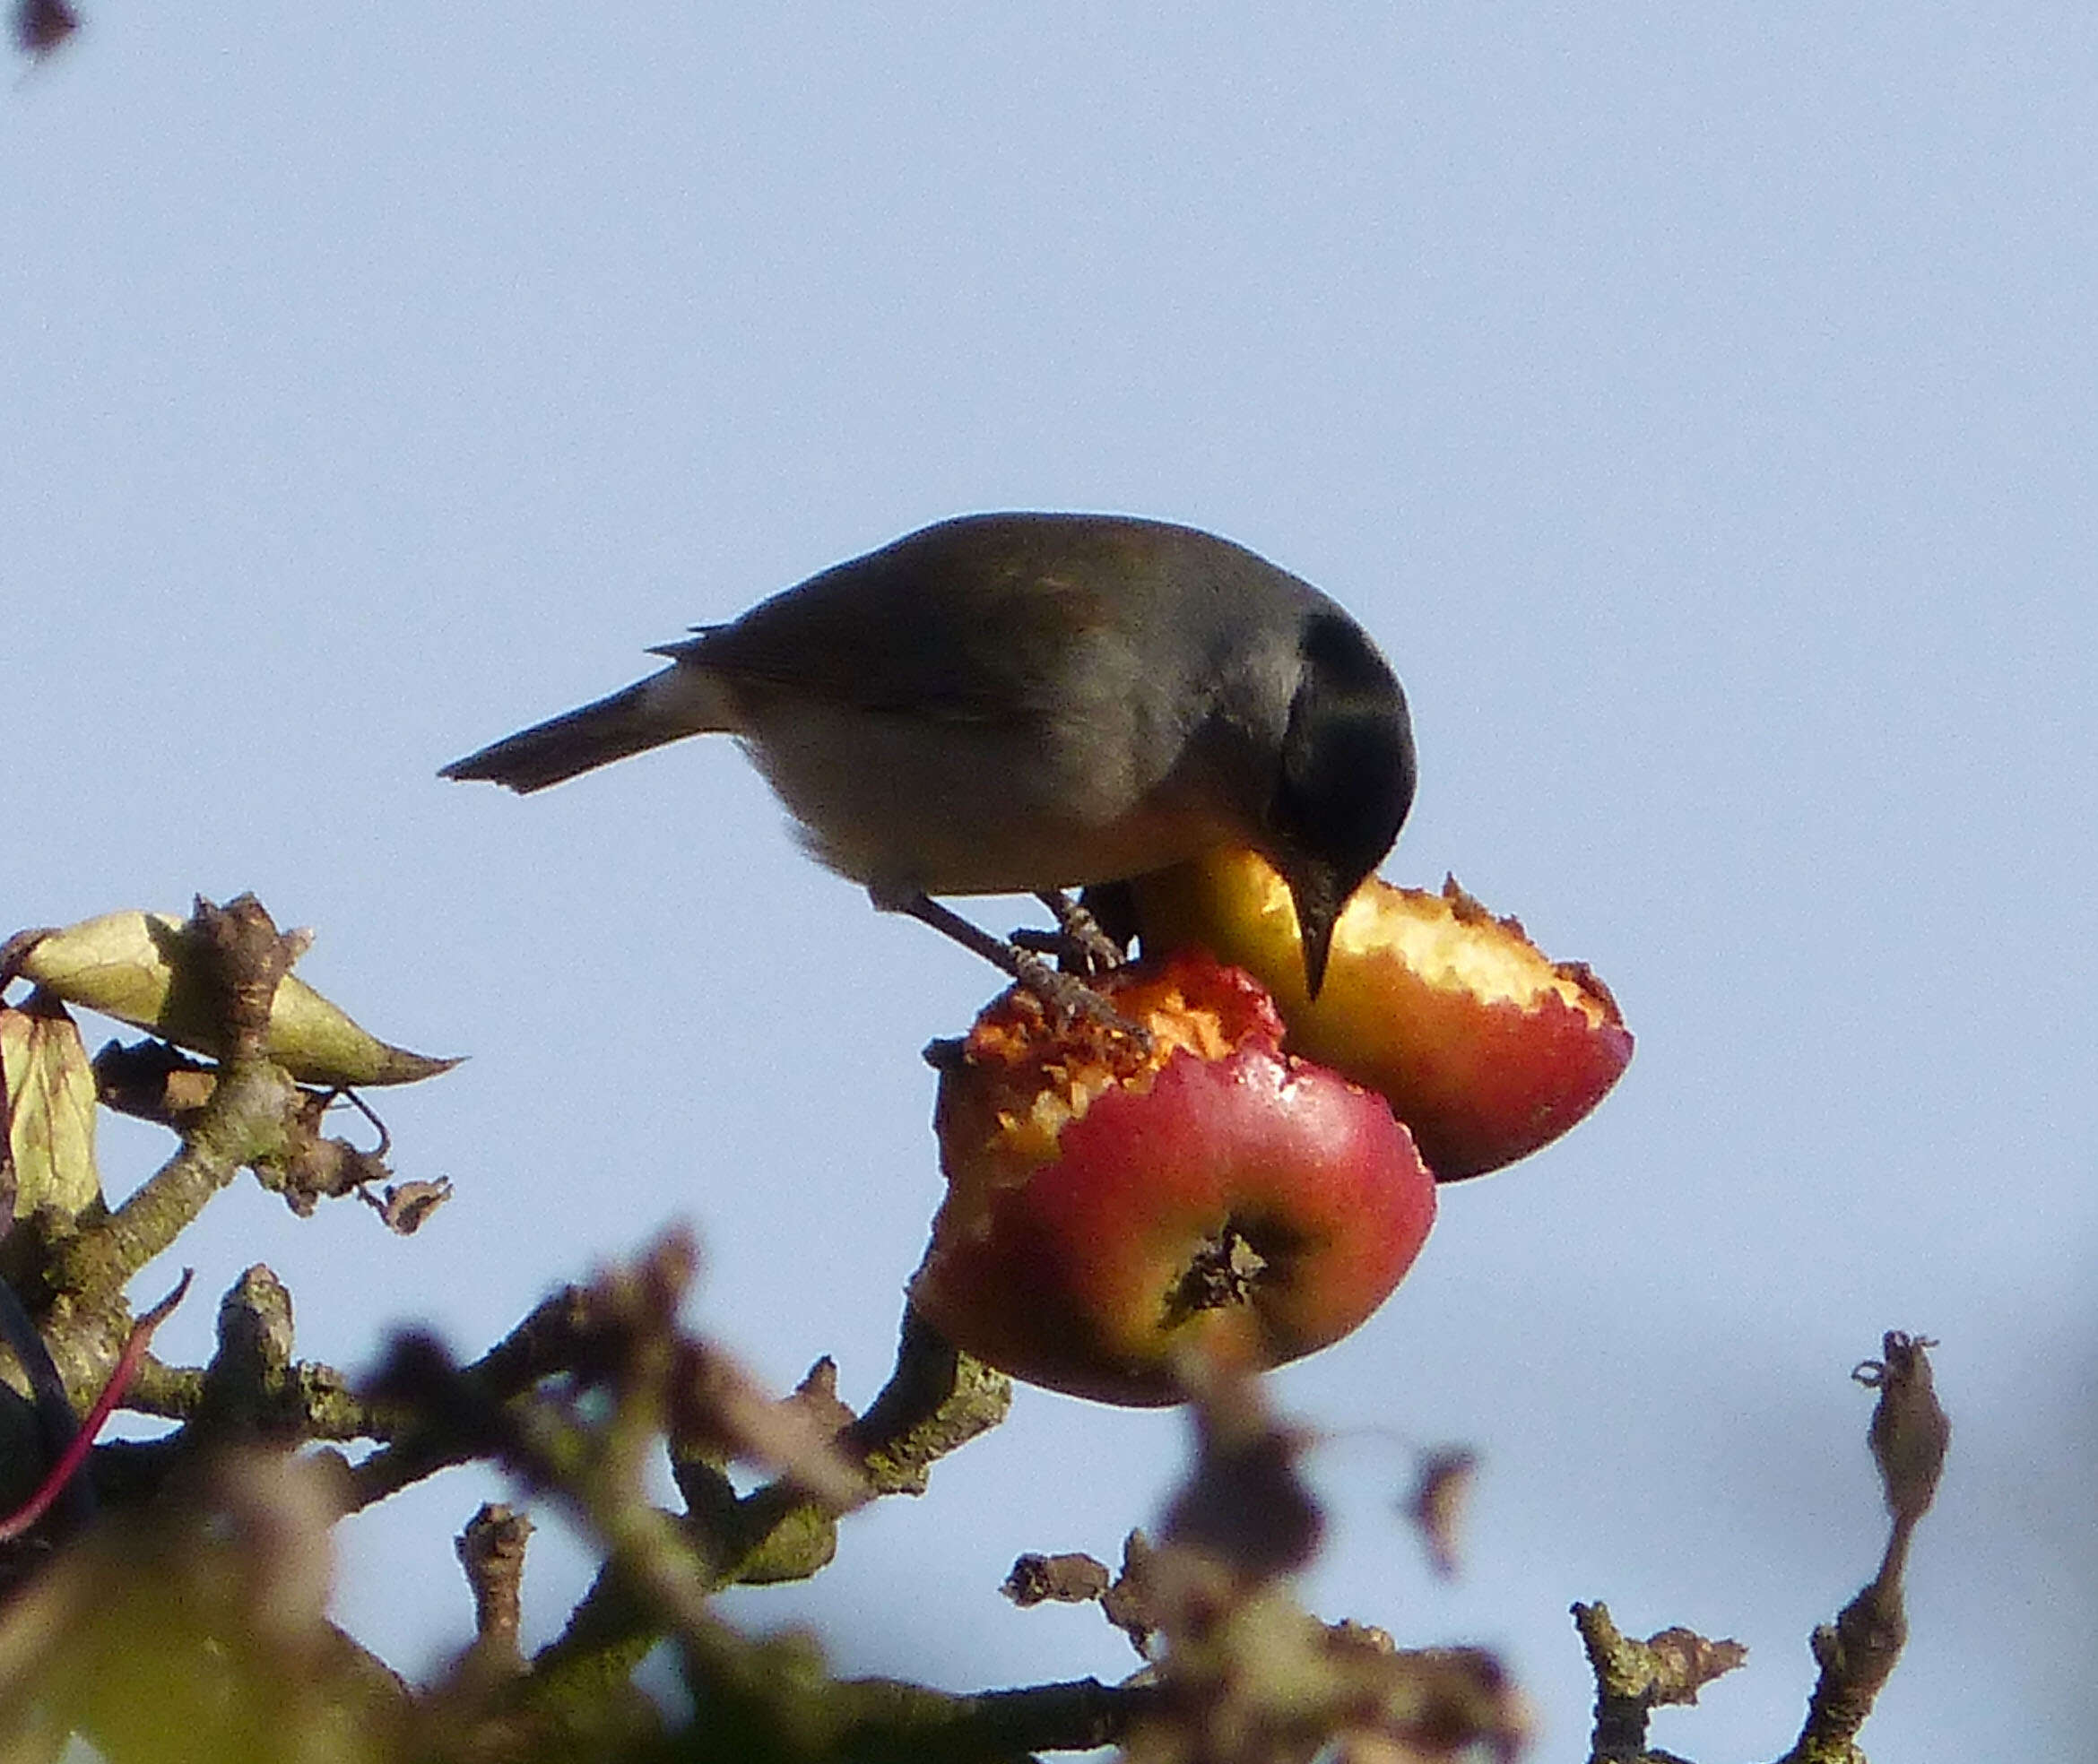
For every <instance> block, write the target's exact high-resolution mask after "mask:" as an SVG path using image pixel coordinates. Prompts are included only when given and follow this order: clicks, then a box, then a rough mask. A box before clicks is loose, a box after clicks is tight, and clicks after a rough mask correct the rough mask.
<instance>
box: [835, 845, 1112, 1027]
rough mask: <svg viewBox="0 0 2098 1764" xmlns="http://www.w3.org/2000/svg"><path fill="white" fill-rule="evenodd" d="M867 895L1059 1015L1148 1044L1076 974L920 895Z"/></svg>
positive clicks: (872, 891) (881, 890)
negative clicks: (1007, 978) (965, 952)
mask: <svg viewBox="0 0 2098 1764" xmlns="http://www.w3.org/2000/svg"><path fill="white" fill-rule="evenodd" d="M867 895H868V898H869V899H871V901H872V902H873V903H874V904H875V906H876V907H878V908H879V909H880V911H882V912H901V913H906V914H907V915H908V916H909V917H911V918H913V919H915V920H916V921H918V922H919V923H920V924H921V925H930V926H931V927H932V929H933V930H936V931H938V932H939V933H940V934H941V936H942V937H947V938H952V939H953V940H954V941H955V942H957V943H958V944H960V945H961V947H963V948H964V949H967V950H968V951H970V952H971V953H972V954H974V955H977V956H982V957H983V958H984V960H985V961H986V962H988V963H990V964H991V965H992V966H993V967H994V968H996V969H998V970H999V971H1000V972H1001V973H1008V974H1010V975H1011V976H1012V977H1013V978H1014V979H1015V980H1017V981H1019V983H1020V984H1021V985H1022V986H1024V987H1026V988H1027V990H1028V991H1030V992H1032V993H1033V994H1034V995H1035V996H1036V998H1037V999H1041V1001H1042V1002H1043V1003H1044V1004H1045V1005H1047V1006H1048V1007H1049V1008H1050V1009H1051V1010H1052V1011H1054V1012H1056V1013H1058V1014H1059V1015H1061V1016H1089V1017H1091V1018H1092V1019H1093V1021H1094V1022H1096V1023H1097V1024H1100V1025H1103V1026H1104V1027H1105V1028H1109V1029H1114V1030H1119V1031H1120V1032H1121V1033H1123V1034H1127V1035H1133V1036H1135V1037H1136V1038H1137V1039H1138V1040H1140V1041H1142V1042H1149V1039H1150V1037H1149V1033H1148V1032H1147V1031H1146V1030H1145V1029H1144V1028H1143V1026H1142V1025H1140V1024H1135V1023H1131V1021H1130V1020H1129V1019H1128V1018H1127V1017H1126V1016H1123V1014H1122V1013H1121V1012H1120V1011H1118V1010H1116V1009H1115V1008H1114V1006H1113V1005H1111V1004H1109V1003H1108V1002H1107V1000H1106V999H1104V998H1102V997H1101V996H1100V994H1099V993H1097V992H1096V991H1094V990H1093V989H1092V988H1091V987H1089V986H1088V985H1087V984H1086V983H1085V981H1083V980H1081V979H1079V976H1078V975H1076V974H1071V973H1059V972H1058V971H1057V970H1056V969H1054V968H1053V967H1051V966H1050V965H1049V964H1048V963H1046V962H1045V961H1044V960H1043V959H1042V958H1041V956H1037V955H1036V954H1035V953H1034V951H1032V950H1029V949H1022V948H1021V947H1019V945H1017V944H1014V943H1009V942H1007V941H1006V939H1005V938H996V937H993V936H992V935H991V933H990V932H988V931H986V930H983V929H982V928H981V927H980V926H976V925H972V924H971V923H970V922H969V921H967V919H965V918H963V917H962V916H961V914H960V913H958V912H955V911H954V909H953V908H952V907H949V906H943V905H941V904H940V903H939V902H938V901H936V900H934V899H933V898H932V896H931V895H927V894H925V893H924V892H923V891H922V890H919V889H902V888H895V889H892V888H885V887H883V886H880V884H879V883H877V884H876V885H874V886H871V887H870V888H869V889H868V890H867Z"/></svg>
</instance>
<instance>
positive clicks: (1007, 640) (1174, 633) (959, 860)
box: [440, 512, 1416, 997]
mask: <svg viewBox="0 0 2098 1764" xmlns="http://www.w3.org/2000/svg"><path fill="white" fill-rule="evenodd" d="M649 653H651V654H655V655H660V656H663V658H665V659H666V661H667V662H668V663H669V665H668V666H667V667H664V668H663V669H662V670H659V671H658V672H656V673H654V674H652V675H650V676H649V677H648V678H647V679H643V680H641V681H639V682H637V684H635V685H633V686H629V687H626V688H624V689H623V690H621V691H619V692H615V693H612V694H611V696H608V697H604V698H601V699H598V700H597V701H596V702H594V703H593V704H589V705H583V706H582V707H581V708H580V709H577V710H573V711H569V712H568V713H566V714H564V715H561V716H557V717H553V718H551V719H550V720H549V721H547V722H541V723H537V724H534V725H533V727H531V728H529V729H526V730H523V731H520V732H518V733H517V734H515V735H511V736H507V737H506V738H505V739H502V740H499V741H496V742H494V743H492V744H491V745H490V746H488V747H485V748H481V749H480V750H479V751H478V752H476V753H472V754H469V755H468V756H467V757H465V758H464V759H460V760H456V761H455V762H454V763H453V764H451V765H447V766H446V767H444V769H443V771H442V773H441V774H440V775H441V776H444V777H446V778H451V779H456V780H471V779H484V780H488V781H490V782H493V783H498V784H503V785H506V786H507V787H508V788H509V789H511V790H513V791H518V792H519V793H521V794H527V793H530V792H532V791H540V790H544V789H546V788H547V787H548V786H550V785H552V784H557V783H562V782H563V781H565V780H567V779H569V778H573V777H576V776H578V775H579V774H583V773H585V772H590V771H594V770H595V769H596V768H597V767H599V766H602V765H610V764H611V762H612V761H613V760H616V759H621V758H624V757H627V756H629V755H630V754H637V753H640V752H643V751H644V750H646V749H648V748H656V747H661V746H663V745H664V744H665V743H667V742H671V741H676V740H680V739H683V738H684V737H686V736H688V735H698V734H705V733H710V732H711V733H725V734H728V735H731V736H733V737H734V738H735V739H737V740H738V741H739V742H740V743H741V746H742V747H743V748H744V749H745V751H746V752H747V753H748V754H749V756H750V758H751V759H752V760H753V761H754V762H755V763H756V765H757V766H758V768H759V771H760V772H761V773H762V774H763V775H764V776H765V778H766V780H767V782H768V783H770V784H771V786H772V788H773V790H774V791H775V792H776V794H777V796H778V797H779V798H780V800H781V801H782V802H783V803H784V804H785V807H786V809H787V811H788V812H789V814H790V815H791V816H792V817H793V820H794V821H795V822H796V823H797V824H798V827H799V831H800V834H801V836H802V841H803V843H805V844H806V846H807V848H808V850H809V851H810V852H811V855H812V856H814V857H815V858H816V859H817V860H819V861H820V862H822V863H824V864H826V865H828V867H829V868H830V869H834V870H836V871H837V872H838V873H840V874H841V875H843V876H845V877H847V878H851V879H853V880H854V881H856V882H859V883H861V884H862V885H863V886H865V887H866V889H867V891H868V894H869V895H870V897H871V900H872V901H873V903H874V904H875V905H876V906H877V907H880V908H882V909H883V910H886V911H891V912H907V913H910V914H912V915H913V916H915V917H918V918H920V919H923V920H924V921H926V922H928V923H931V924H933V925H935V926H936V927H937V928H938V929H940V930H943V931H946V932H948V933H949V935H952V936H958V937H959V938H961V940H962V941H964V942H965V943H968V944H969V947H972V948H976V949H978V950H979V951H980V953H984V954H986V955H989V956H991V958H992V959H993V960H995V961H999V962H1000V964H1001V965H1002V966H1006V967H1007V968H1008V970H1009V972H1016V973H1017V972H1019V969H1016V968H1013V967H1012V965H1011V962H1012V957H1013V955H1014V952H1013V951H1012V947H1011V946H1010V945H1007V944H1004V943H1002V942H1001V940H999V939H996V938H990V937H989V936H988V934H987V933H984V932H983V931H981V930H977V928H975V926H974V925H972V924H970V923H969V921H967V920H964V919H962V918H961V917H960V915H958V914H957V913H955V912H952V911H951V910H950V909H949V908H946V907H945V906H944V905H942V904H941V903H940V902H939V901H938V900H937V899H936V898H935V897H936V896H941V895H993V894H1022V893H1032V894H1036V895H1040V896H1041V897H1042V898H1043V899H1045V900H1046V901H1049V902H1050V903H1051V904H1056V902H1057V901H1058V900H1060V899H1061V898H1062V890H1064V889H1067V888H1074V887H1076V888H1083V887H1099V886H1106V885H1114V884H1119V883H1122V882H1126V881H1128V880H1130V879H1131V878H1136V877H1139V876H1142V875H1146V874H1148V873H1149V872H1151V871H1154V870H1159V869H1166V868H1168V867H1170V866H1172V865H1174V864H1177V863H1181V862H1183V861H1186V860H1191V859H1194V858H1198V857H1201V856H1202V855H1204V854H1205V853H1207V852H1211V851H1214V850H1217V849H1219V848H1223V847H1251V848H1253V849H1254V850H1256V851H1258V852H1261V855H1262V856H1264V857H1265V858H1266V859H1267V860H1269V861H1270V863H1271V864H1272V865H1273V866H1274V868H1275V869H1276V870H1277V871H1278V872H1279V875H1280V876H1281V878H1282V879H1283V881H1284V883H1285V884H1286V885H1287V888H1288V891H1289V895H1290V897H1291V899H1292V900H1293V902H1294V903H1295V905H1296V915H1297V921H1298V924H1299V926H1300V928H1301V930H1302V939H1303V955H1304V964H1305V982H1306V986H1307V988H1308V990H1309V991H1310V992H1311V994H1312V995H1313V997H1316V996H1317V993H1318V991H1319V989H1320V986H1321V983H1322V981H1323V979H1324V975H1325V970H1326V964H1327V958H1328V955H1329V952H1330V949H1331V943H1332V936H1333V927H1334V924H1335V921H1337V920H1338V918H1339V913H1340V910H1341V908H1342V907H1343V906H1344V905H1345V904H1347V901H1348V896H1349V895H1351V894H1352V893H1353V892H1354V891H1355V889H1356V887H1357V886H1358V885H1359V884H1360V883H1361V882H1362V881H1363V879H1364V878H1365V877H1366V876H1368V875H1369V873H1370V872H1371V871H1372V870H1374V869H1375V868H1376V866H1377V865H1378V864H1379V863H1380V862H1382V861H1383V858H1384V856H1385V855H1386V853H1387V852H1390V851H1391V847H1392V845H1393V843H1395V842H1396V841H1397V839H1398V836H1399V833H1400V828H1401V827H1402V826H1403V825H1404V824H1405V820H1406V817H1407V814H1408V812H1409V809H1411V807H1412V803H1413V797H1414V790H1415V782H1416V765H1415V754H1414V742H1413V730H1412V722H1411V719H1410V716H1409V711H1408V706H1407V701H1406V695H1405V692H1404V690H1403V688H1402V687H1400V682H1399V679H1398V677H1397V676H1396V675H1395V674H1394V673H1393V672H1392V670H1391V664H1390V663H1389V662H1387V661H1386V660H1385V659H1384V657H1383V653H1381V652H1380V651H1379V650H1378V648H1377V646H1376V644H1374V642H1373V641H1372V640H1371V638H1370V636H1369V635H1368V634H1367V633H1366V632H1365V630H1364V629H1363V627H1361V626H1360V625H1359V624H1358V623H1357V621H1356V620H1355V619H1354V618H1352V617H1350V616H1349V614H1348V612H1346V611H1345V610H1343V609H1342V608H1341V607H1340V606H1339V603H1338V602H1336V601H1333V600H1331V598H1329V597H1328V596H1327V595H1325V594H1324V593H1322V592H1320V591H1319V590H1318V589H1316V588H1314V587H1313V586H1312V585H1311V584H1309V583H1308V582H1305V581H1303V580H1302V579H1300V578H1299V577H1297V576H1295V575H1290V574H1289V573H1288V572H1287V571H1286V570H1284V569H1281V568H1279V566H1276V565H1274V564H1271V563H1270V562H1269V561H1268V560H1267V559H1266V558H1261V557H1260V556H1258V555H1256V554H1255V553H1253V551H1250V550H1248V549H1245V548H1244V546H1241V545H1238V544H1236V543H1235V542H1233V541H1232V540H1227V539H1222V538H1219V537H1218V536H1217V535H1215V534H1213V533H1209V532H1202V531H1201V530H1199V529H1196V528H1193V527H1189V526H1183V525H1180V524H1177V523H1171V522H1166V521H1158V520H1149V519H1143V518H1139V517H1136V516H1132V515H1091V514H1066V513H1035V512H1019V513H996V514H980V515H961V516H958V517H956V518H954V519H950V520H947V521H942V522H940V523H935V524H934V525H932V526H928V527H923V528H921V529H919V530H918V531H916V532H911V533H908V534H906V535H905V536H904V537H903V538H901V539H897V540H893V541H892V542H890V543H889V544H887V545H885V546H882V547H880V549H876V550H873V551H870V552H868V553H866V554H865V555H864V556H862V557H858V558H852V559H850V560H849V561H847V562H845V563H842V564H838V565H836V566H833V567H831V568H829V569H826V570H823V571H821V572H819V574H817V575H813V576H811V577H810V578H809V579H808V580H807V581H805V582H803V583H802V584H799V585H798V586H795V587H793V588H789V589H786V590H785V591H784V592H780V593H777V594H775V595H774V596H773V597H772V598H770V599H769V600H766V601H760V602H759V604H758V605H756V606H754V607H752V608H751V609H750V610H749V611H747V612H745V613H744V614H743V615H742V616H741V618H736V619H733V620H732V621H730V622H729V623H726V624H722V625H712V626H696V627H692V631H691V634H690V635H689V636H687V637H686V638H685V639H684V640H683V641H681V642H677V643H672V644H665V645H663V646H662V647H660V648H656V649H653V650H651V651H649ZM985 946H995V950H994V949H993V948H992V947H985ZM1037 965H1038V964H1037ZM1023 977H1024V976H1023Z"/></svg>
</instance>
